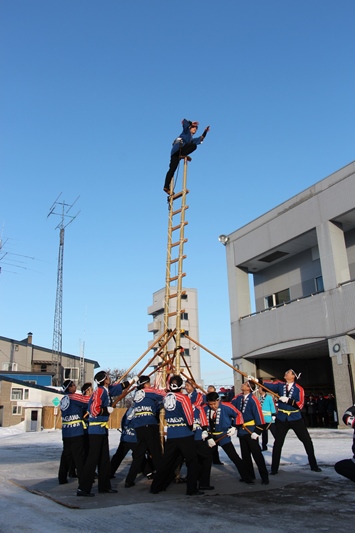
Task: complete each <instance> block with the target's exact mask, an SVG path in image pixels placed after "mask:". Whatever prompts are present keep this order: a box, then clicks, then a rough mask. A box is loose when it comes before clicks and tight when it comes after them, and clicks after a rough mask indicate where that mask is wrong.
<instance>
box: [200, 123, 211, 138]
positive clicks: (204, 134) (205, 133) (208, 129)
mask: <svg viewBox="0 0 355 533" xmlns="http://www.w3.org/2000/svg"><path fill="white" fill-rule="evenodd" d="M209 131H210V127H209V126H207V128H205V131H204V132H203V134H202V135H201V137H202V140H204V139H205V137H206V135H207V133H208V132H209Z"/></svg>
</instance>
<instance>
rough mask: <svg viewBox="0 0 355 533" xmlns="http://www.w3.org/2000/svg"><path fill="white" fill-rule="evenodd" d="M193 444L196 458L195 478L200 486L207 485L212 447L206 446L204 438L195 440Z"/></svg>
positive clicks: (209, 475) (209, 477) (208, 482)
mask: <svg viewBox="0 0 355 533" xmlns="http://www.w3.org/2000/svg"><path fill="white" fill-rule="evenodd" d="M195 446H196V451H197V460H198V471H197V479H198V481H199V484H200V487H208V486H209V485H210V484H211V483H210V479H211V468H212V448H210V447H209V446H208V444H207V442H206V441H205V440H195ZM214 448H217V446H214Z"/></svg>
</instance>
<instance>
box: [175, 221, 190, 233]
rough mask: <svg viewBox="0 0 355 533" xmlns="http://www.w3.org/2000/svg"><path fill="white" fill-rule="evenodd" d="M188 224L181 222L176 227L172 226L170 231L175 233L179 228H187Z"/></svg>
mask: <svg viewBox="0 0 355 533" xmlns="http://www.w3.org/2000/svg"><path fill="white" fill-rule="evenodd" d="M187 224H188V222H182V223H181V224H178V225H177V226H174V227H173V228H171V231H175V230H177V229H180V228H181V226H187Z"/></svg>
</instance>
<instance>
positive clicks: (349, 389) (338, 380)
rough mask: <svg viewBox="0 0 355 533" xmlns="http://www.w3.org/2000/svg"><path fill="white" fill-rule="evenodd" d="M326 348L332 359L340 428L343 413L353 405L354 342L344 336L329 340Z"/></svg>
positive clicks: (354, 380) (354, 377)
mask: <svg viewBox="0 0 355 533" xmlns="http://www.w3.org/2000/svg"><path fill="white" fill-rule="evenodd" d="M328 346H329V355H330V357H331V359H332V368H333V377H334V388H335V399H336V405H337V411H338V420H339V427H341V426H343V422H342V417H343V414H344V412H345V411H346V410H347V408H348V407H350V405H353V403H354V382H355V341H354V340H353V339H352V338H351V337H349V336H347V335H345V336H340V337H336V338H333V339H329V340H328Z"/></svg>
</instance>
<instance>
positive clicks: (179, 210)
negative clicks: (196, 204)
mask: <svg viewBox="0 0 355 533" xmlns="http://www.w3.org/2000/svg"><path fill="white" fill-rule="evenodd" d="M188 208H189V206H188V205H184V206H182V207H180V209H177V210H176V211H173V212H172V215H173V216H174V215H177V214H178V213H181V211H182V210H183V209H188Z"/></svg>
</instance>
